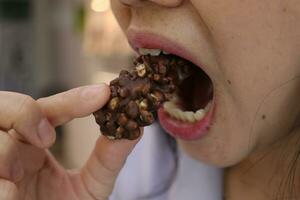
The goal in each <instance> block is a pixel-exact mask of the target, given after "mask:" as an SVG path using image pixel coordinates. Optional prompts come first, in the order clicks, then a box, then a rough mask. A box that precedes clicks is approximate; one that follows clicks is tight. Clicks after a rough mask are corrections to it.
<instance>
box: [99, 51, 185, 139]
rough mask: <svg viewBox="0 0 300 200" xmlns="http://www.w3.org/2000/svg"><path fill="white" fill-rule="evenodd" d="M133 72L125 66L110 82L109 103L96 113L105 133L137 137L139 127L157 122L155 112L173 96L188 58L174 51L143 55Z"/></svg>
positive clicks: (101, 128) (112, 135)
mask: <svg viewBox="0 0 300 200" xmlns="http://www.w3.org/2000/svg"><path fill="white" fill-rule="evenodd" d="M134 64H135V68H134V70H132V71H131V72H129V71H126V70H122V71H121V72H120V74H119V77H118V78H116V79H114V80H112V81H111V82H110V90H111V97H110V100H109V101H108V103H107V104H106V105H105V106H104V107H103V108H101V109H100V110H98V111H96V112H95V113H94V116H95V119H96V122H97V123H98V124H99V125H100V130H101V132H102V134H103V135H105V136H107V137H108V138H110V139H122V138H126V139H129V140H134V139H137V138H138V137H139V136H140V134H141V131H140V127H144V126H148V125H150V124H152V123H153V122H154V120H155V119H154V115H155V114H154V113H155V112H156V111H157V110H158V108H159V107H160V106H161V105H162V103H163V102H164V101H167V100H170V98H172V94H173V93H174V92H175V91H176V90H177V86H178V84H179V82H180V74H179V73H180V72H181V71H182V69H181V68H183V69H185V70H186V66H187V65H188V64H187V61H184V60H183V59H181V58H178V57H176V56H173V55H163V54H161V55H159V56H155V57H153V56H148V55H147V56H140V57H138V58H137V59H136V60H135V61H134Z"/></svg>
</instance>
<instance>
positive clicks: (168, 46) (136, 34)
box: [127, 29, 206, 72]
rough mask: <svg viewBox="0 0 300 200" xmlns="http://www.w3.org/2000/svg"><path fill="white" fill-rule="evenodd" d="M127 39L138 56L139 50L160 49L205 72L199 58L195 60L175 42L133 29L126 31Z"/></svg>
mask: <svg viewBox="0 0 300 200" xmlns="http://www.w3.org/2000/svg"><path fill="white" fill-rule="evenodd" d="M127 38H128V42H129V44H130V46H131V47H132V48H133V50H134V51H135V52H137V53H138V54H139V52H138V49H139V48H147V49H160V50H163V51H166V52H168V53H171V54H174V55H176V56H179V57H181V58H184V59H186V60H189V61H190V62H192V63H194V64H195V65H197V66H198V67H199V68H201V69H202V70H204V71H205V72H206V70H205V67H204V66H203V65H202V64H201V61H199V58H196V56H195V55H193V54H192V53H191V52H189V51H188V50H187V48H185V47H184V46H183V45H181V44H180V43H179V42H175V41H174V40H171V39H169V38H167V37H164V36H162V35H159V34H155V33H150V32H144V31H139V30H133V29H129V30H128V31H127Z"/></svg>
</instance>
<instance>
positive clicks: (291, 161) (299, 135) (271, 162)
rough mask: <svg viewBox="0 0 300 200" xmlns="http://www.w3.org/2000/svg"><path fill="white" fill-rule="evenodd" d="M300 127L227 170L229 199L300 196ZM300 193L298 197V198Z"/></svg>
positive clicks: (226, 185)
mask: <svg viewBox="0 0 300 200" xmlns="http://www.w3.org/2000/svg"><path fill="white" fill-rule="evenodd" d="M299 154H300V129H298V130H297V131H294V132H293V133H291V134H290V135H289V136H287V137H285V138H284V139H280V140H278V142H276V143H274V144H273V145H270V146H269V148H268V149H265V150H262V151H260V152H255V153H253V154H252V155H251V156H249V157H248V158H247V159H246V160H244V161H243V162H241V163H240V164H238V165H237V166H234V167H231V168H229V169H227V170H226V173H225V197H226V199H229V200H239V199H243V200H248V199H249V200H250V199H251V200H252V199H256V200H266V199H267V200H271V199H274V200H275V199H276V200H277V199H298V198H299V195H300V187H299V186H300V184H299V182H300V155H299ZM297 196H298V198H297Z"/></svg>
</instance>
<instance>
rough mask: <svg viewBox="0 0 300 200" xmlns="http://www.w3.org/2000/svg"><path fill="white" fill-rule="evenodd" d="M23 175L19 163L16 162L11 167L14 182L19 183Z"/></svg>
mask: <svg viewBox="0 0 300 200" xmlns="http://www.w3.org/2000/svg"><path fill="white" fill-rule="evenodd" d="M23 175H24V169H23V167H22V165H21V161H20V160H18V161H17V162H16V163H15V164H14V166H13V167H12V178H13V179H14V180H15V181H19V180H21V178H22V177H23Z"/></svg>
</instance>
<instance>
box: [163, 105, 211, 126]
mask: <svg viewBox="0 0 300 200" xmlns="http://www.w3.org/2000/svg"><path fill="white" fill-rule="evenodd" d="M163 107H164V110H165V111H166V112H167V113H168V114H169V115H170V116H171V117H172V118H174V119H177V120H180V121H183V122H190V123H194V122H196V121H200V120H201V119H203V117H204V116H205V114H206V113H207V112H208V110H209V108H210V102H209V103H208V104H207V106H206V107H205V108H204V109H199V110H197V111H195V112H193V111H183V110H181V109H180V108H179V107H178V106H177V105H176V102H175V101H167V102H165V103H164V105H163Z"/></svg>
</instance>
